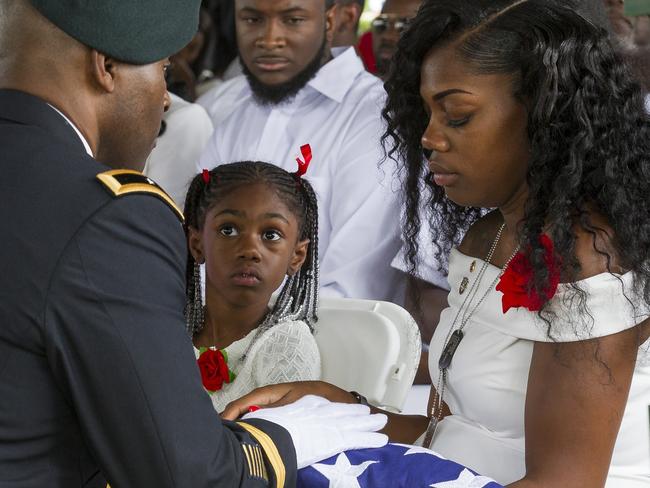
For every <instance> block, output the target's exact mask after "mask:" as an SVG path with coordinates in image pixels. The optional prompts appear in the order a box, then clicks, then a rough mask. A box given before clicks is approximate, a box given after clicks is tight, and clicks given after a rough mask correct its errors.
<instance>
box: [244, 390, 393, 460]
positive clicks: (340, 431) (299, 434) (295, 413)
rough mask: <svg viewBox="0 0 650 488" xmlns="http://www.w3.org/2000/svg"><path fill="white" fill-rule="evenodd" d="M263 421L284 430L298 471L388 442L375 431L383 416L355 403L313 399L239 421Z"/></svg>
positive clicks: (386, 438)
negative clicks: (288, 436)
mask: <svg viewBox="0 0 650 488" xmlns="http://www.w3.org/2000/svg"><path fill="white" fill-rule="evenodd" d="M247 419H263V420H267V421H269V422H273V423H275V424H277V425H280V426H282V427H284V428H285V429H286V430H287V432H288V433H289V435H290V436H291V440H292V442H293V445H294V448H295V450H296V462H297V466H298V469H300V468H304V467H305V466H309V465H310V464H313V463H315V462H318V461H321V460H323V459H326V458H328V457H330V456H333V455H334V454H337V453H339V452H342V451H346V450H349V449H363V448H369V447H381V446H384V445H385V444H386V443H387V442H388V437H387V436H386V435H385V434H380V433H378V432H377V431H378V430H379V429H381V428H382V427H384V425H386V420H387V418H386V415H384V414H380V413H376V414H371V413H370V408H369V407H368V406H366V405H361V404H358V403H355V404H349V403H334V402H330V401H329V400H327V399H325V398H323V397H318V396H314V395H307V396H304V397H303V398H301V399H300V400H298V401H296V402H294V403H290V404H288V405H284V406H282V407H275V408H263V409H260V410H256V411H254V412H251V413H248V414H246V415H244V417H243V420H244V421H246V420H247Z"/></svg>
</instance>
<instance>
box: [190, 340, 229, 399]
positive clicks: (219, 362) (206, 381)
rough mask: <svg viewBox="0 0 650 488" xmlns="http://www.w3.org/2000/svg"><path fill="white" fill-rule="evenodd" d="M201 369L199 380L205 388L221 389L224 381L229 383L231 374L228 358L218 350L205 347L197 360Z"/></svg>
mask: <svg viewBox="0 0 650 488" xmlns="http://www.w3.org/2000/svg"><path fill="white" fill-rule="evenodd" d="M197 363H198V364H199V370H200V371H201V381H202V382H203V386H204V387H205V389H206V390H208V391H211V392H214V391H217V390H221V388H223V384H224V383H230V382H231V381H232V379H233V378H232V376H231V373H230V371H229V370H228V360H227V359H226V357H225V356H224V354H223V353H222V352H221V351H220V350H216V351H215V350H214V349H206V350H205V351H204V352H203V353H201V355H200V356H199V359H198V360H197Z"/></svg>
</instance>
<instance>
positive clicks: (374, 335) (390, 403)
mask: <svg viewBox="0 0 650 488" xmlns="http://www.w3.org/2000/svg"><path fill="white" fill-rule="evenodd" d="M314 335H315V338H316V342H317V344H318V348H319V351H320V354H321V364H322V379H323V381H327V382H329V383H333V384H334V385H336V386H338V387H340V388H343V389H345V390H354V391H357V392H359V393H360V394H362V395H364V396H365V397H366V398H368V401H369V402H370V403H371V404H373V405H376V406H378V407H381V408H385V409H387V410H391V411H396V412H399V411H400V410H401V409H402V406H403V405H404V401H405V400H406V396H407V395H408V392H409V389H410V388H411V385H412V384H413V378H414V377H415V372H416V370H417V367H418V363H419V361H420V352H421V349H422V342H421V339H420V331H419V329H418V326H417V324H416V323H415V320H413V318H412V317H411V315H410V314H409V313H408V312H407V311H406V310H404V309H403V308H402V307H400V306H399V305H396V304H394V303H390V302H382V301H377V300H359V299H352V298H323V299H321V300H320V304H319V307H318V322H317V323H316V330H315V333H314Z"/></svg>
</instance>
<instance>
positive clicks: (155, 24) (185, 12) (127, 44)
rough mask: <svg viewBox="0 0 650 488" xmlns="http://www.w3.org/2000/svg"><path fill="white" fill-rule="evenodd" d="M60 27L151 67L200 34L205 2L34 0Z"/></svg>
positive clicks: (117, 56) (87, 42)
mask: <svg viewBox="0 0 650 488" xmlns="http://www.w3.org/2000/svg"><path fill="white" fill-rule="evenodd" d="M31 2H32V5H33V6H34V7H35V8H36V9H37V10H38V11H39V12H40V13H41V14H42V15H43V16H44V17H46V18H47V19H49V20H50V22H52V23H53V24H54V25H56V26H57V27H58V28H59V29H61V30H62V31H64V32H65V33H66V34H68V35H69V36H71V37H74V38H75V39H77V40H78V41H79V42H81V43H83V44H85V45H86V46H89V47H91V48H94V49H96V50H97V51H99V52H101V53H104V54H106V55H107V56H110V57H112V58H115V59H119V60H120V61H123V62H126V63H131V64H149V63H153V62H155V61H160V60H161V59H163V58H166V57H168V56H171V55H172V54H174V53H176V52H178V51H180V50H181V49H182V48H183V47H184V46H185V45H186V44H187V43H188V42H190V40H191V39H192V37H193V36H194V34H196V31H197V28H198V25H199V6H200V4H201V0H31Z"/></svg>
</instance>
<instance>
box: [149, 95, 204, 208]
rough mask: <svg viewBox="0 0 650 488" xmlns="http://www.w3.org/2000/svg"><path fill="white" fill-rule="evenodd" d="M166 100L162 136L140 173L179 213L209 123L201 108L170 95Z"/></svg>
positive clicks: (157, 140)
mask: <svg viewBox="0 0 650 488" xmlns="http://www.w3.org/2000/svg"><path fill="white" fill-rule="evenodd" d="M169 96H170V97H171V100H172V104H171V106H170V107H169V110H167V112H165V115H163V120H164V121H165V123H166V128H165V132H163V134H162V135H161V136H160V137H158V139H156V147H154V149H153V151H151V154H150V155H149V157H148V158H147V163H146V164H145V166H144V169H143V170H142V172H143V173H144V174H145V175H147V176H148V177H149V178H151V179H152V180H154V181H155V182H156V183H158V184H159V185H160V186H161V187H162V189H163V190H165V191H166V192H167V193H168V194H169V196H170V197H171V198H172V199H173V200H174V202H176V205H178V206H179V207H180V208H181V209H183V205H184V204H185V194H186V193H187V189H188V188H189V186H190V182H191V181H192V178H193V177H194V176H195V175H196V162H197V161H198V160H199V157H200V156H201V152H202V151H203V148H204V147H205V144H206V142H208V139H210V136H211V135H212V122H211V121H210V117H208V114H207V113H205V110H204V109H203V107H201V106H199V105H197V104H196V103H189V102H186V101H185V100H183V99H182V98H180V97H178V96H176V95H174V94H173V93H170V94H169Z"/></svg>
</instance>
